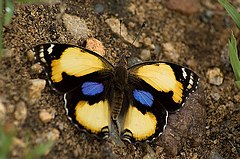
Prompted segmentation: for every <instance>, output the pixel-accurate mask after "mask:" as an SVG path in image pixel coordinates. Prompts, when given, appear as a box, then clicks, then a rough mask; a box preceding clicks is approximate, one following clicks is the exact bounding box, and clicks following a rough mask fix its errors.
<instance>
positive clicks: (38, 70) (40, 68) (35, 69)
mask: <svg viewBox="0 0 240 159" xmlns="http://www.w3.org/2000/svg"><path fill="white" fill-rule="evenodd" d="M31 71H32V72H33V73H36V74H40V73H41V72H42V71H43V66H42V65H40V64H39V63H35V64H33V65H32V66H31Z"/></svg>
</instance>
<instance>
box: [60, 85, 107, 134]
mask: <svg viewBox="0 0 240 159" xmlns="http://www.w3.org/2000/svg"><path fill="white" fill-rule="evenodd" d="M106 81H107V80H91V81H86V82H83V83H81V84H80V86H79V87H77V88H74V89H73V90H71V91H69V92H67V93H66V94H65V96H64V97H65V98H64V99H65V107H66V110H67V115H68V116H69V119H70V120H71V121H72V122H73V123H74V124H75V125H76V126H77V127H78V128H80V129H81V130H87V131H88V132H89V133H91V134H95V135H97V136H99V137H100V138H105V137H108V135H109V128H110V127H109V125H110V122H111V116H110V106H109V101H108V98H106V97H107V96H109V95H108V92H109V91H108V90H109V88H108V85H107V84H106Z"/></svg>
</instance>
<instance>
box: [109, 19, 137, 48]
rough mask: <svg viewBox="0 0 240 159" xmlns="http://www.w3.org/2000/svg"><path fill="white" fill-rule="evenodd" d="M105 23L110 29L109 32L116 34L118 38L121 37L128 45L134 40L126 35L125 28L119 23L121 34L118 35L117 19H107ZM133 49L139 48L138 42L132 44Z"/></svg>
mask: <svg viewBox="0 0 240 159" xmlns="http://www.w3.org/2000/svg"><path fill="white" fill-rule="evenodd" d="M105 22H106V23H107V24H108V26H109V27H110V28H111V30H112V31H113V32H114V33H115V34H118V35H119V36H122V37H123V39H124V40H126V41H127V42H129V43H133V41H134V39H135V38H133V37H132V36H130V35H129V34H128V31H127V27H126V26H125V25H124V24H123V23H121V33H120V21H119V19H117V18H109V19H106V20H105ZM133 45H134V46H135V47H139V42H138V41H135V42H134V43H133Z"/></svg>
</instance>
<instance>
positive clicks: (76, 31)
mask: <svg viewBox="0 0 240 159" xmlns="http://www.w3.org/2000/svg"><path fill="white" fill-rule="evenodd" d="M62 18H63V23H64V25H65V26H66V28H67V31H68V32H70V33H71V34H72V35H73V36H74V38H75V39H79V38H80V39H86V38H87V37H88V33H89V30H88V28H87V25H86V22H85V21H84V20H83V19H81V18H79V17H77V16H74V15H70V14H64V15H63V17H62Z"/></svg>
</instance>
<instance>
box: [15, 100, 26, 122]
mask: <svg viewBox="0 0 240 159" xmlns="http://www.w3.org/2000/svg"><path fill="white" fill-rule="evenodd" d="M15 109H16V110H15V112H14V117H15V119H16V120H18V121H20V122H21V123H23V122H24V120H25V119H26V118H27V106H26V104H25V103H24V102H23V101H20V102H18V103H17V105H16V108H15Z"/></svg>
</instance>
